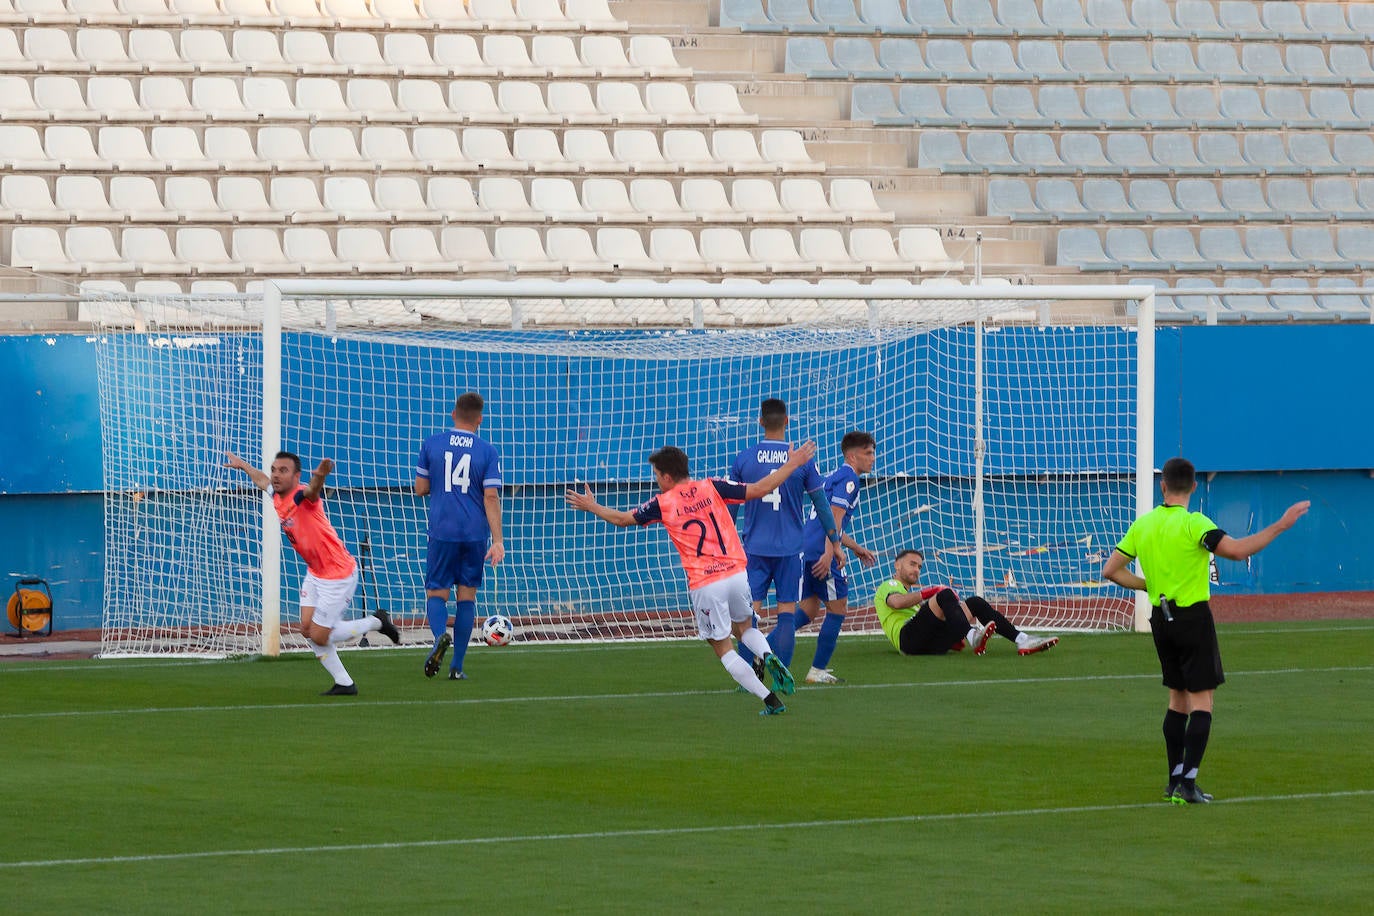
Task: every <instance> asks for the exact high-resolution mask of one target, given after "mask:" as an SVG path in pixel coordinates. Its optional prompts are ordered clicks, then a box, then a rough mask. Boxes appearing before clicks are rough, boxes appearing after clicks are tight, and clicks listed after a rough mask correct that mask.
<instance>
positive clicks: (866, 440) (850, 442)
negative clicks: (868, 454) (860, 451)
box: [840, 429, 878, 454]
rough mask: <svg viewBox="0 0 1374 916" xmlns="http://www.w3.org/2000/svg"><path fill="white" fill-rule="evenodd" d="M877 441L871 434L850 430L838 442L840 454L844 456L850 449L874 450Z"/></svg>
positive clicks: (859, 430)
mask: <svg viewBox="0 0 1374 916" xmlns="http://www.w3.org/2000/svg"><path fill="white" fill-rule="evenodd" d="M877 445H878V441H877V440H876V439H874V438H873V434H872V433H866V432H864V431H863V430H861V429H855V430H851V431H850V432H847V433H845V434H844V438H843V439H841V440H840V454H844V453H845V452H847V451H849V450H850V449H851V448H876V447H877Z"/></svg>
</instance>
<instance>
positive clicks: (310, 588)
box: [301, 569, 358, 630]
mask: <svg viewBox="0 0 1374 916" xmlns="http://www.w3.org/2000/svg"><path fill="white" fill-rule="evenodd" d="M357 589H358V571H357V570H356V569H354V570H353V572H352V573H350V574H349V576H348V578H346V579H321V578H320V577H319V576H317V575H315V574H314V573H310V572H308V573H306V574H305V580H304V581H303V582H301V607H303V608H306V607H313V608H314V609H315V617H314V622H315V623H316V624H318V625H319V626H322V627H324V628H325V629H327V630H332V629H334V628H335V627H337V626H338V625H339V624H340V623H341V622H342V621H343V614H344V611H346V610H348V606H349V605H350V604H352V603H353V593H354V592H355V591H357Z"/></svg>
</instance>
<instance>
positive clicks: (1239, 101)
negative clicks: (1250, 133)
mask: <svg viewBox="0 0 1374 916" xmlns="http://www.w3.org/2000/svg"><path fill="white" fill-rule="evenodd" d="M1217 109H1218V110H1219V111H1220V112H1221V115H1222V117H1224V118H1225V119H1226V120H1227V121H1228V122H1230V124H1231V125H1232V126H1234V127H1239V128H1266V127H1270V128H1271V127H1282V126H1283V122H1282V121H1280V120H1279V119H1278V118H1276V117H1274V116H1273V115H1271V114H1270V113H1269V112H1267V111H1265V110H1264V103H1263V102H1262V101H1261V100H1260V94H1259V91H1258V90H1256V89H1255V88H1254V87H1252V86H1223V87H1221V93H1220V96H1219V98H1218V99H1217Z"/></svg>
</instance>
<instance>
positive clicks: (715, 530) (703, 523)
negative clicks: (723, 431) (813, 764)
mask: <svg viewBox="0 0 1374 916" xmlns="http://www.w3.org/2000/svg"><path fill="white" fill-rule="evenodd" d="M815 454H816V445H815V443H814V442H807V443H806V444H804V445H802V446H800V447H798V448H796V449H792V450H791V452H790V454H789V456H788V459H787V462H786V463H785V464H783V465H782V466H781V467H779V468H777V469H776V470H774V471H773V472H772V473H771V474H769V475H768V476H767V477H764V478H763V479H762V480H760V481H758V482H756V483H750V484H742V483H734V482H732V481H728V480H718V479H715V478H708V479H705V480H693V479H692V478H691V475H690V473H689V472H688V462H687V453H686V452H684V451H683V450H682V449H680V448H676V447H674V446H671V445H668V446H664V447H663V448H661V449H659V450H658V451H656V452H654V453H653V454H652V455H650V456H649V464H651V465H652V466H653V468H654V478H655V480H656V481H657V482H658V486H659V489H660V490H662V491H663V492H661V493H659V495H657V496H655V497H654V498H653V499H650V500H649V501H648V502H646V503H644V504H643V505H642V506H640V507H639V508H637V509H635V510H634V511H633V512H625V511H622V510H618V509H609V508H607V507H605V506H603V505H601V504H600V503H598V502H597V501H596V497H595V496H593V495H592V491H591V488H590V487H586V488H584V489H583V491H582V492H580V493H579V492H578V491H576V490H568V491H567V492H566V493H565V494H564V498H565V499H566V500H567V503H568V505H570V506H572V507H573V508H574V509H579V510H581V511H583V512H590V513H591V514H592V515H595V516H596V517H597V518H599V519H602V520H603V521H607V522H610V523H611V524H612V525H615V526H617V527H620V528H628V527H630V526H632V525H641V526H642V525H651V524H653V523H654V522H659V523H661V524H662V525H663V527H664V528H666V529H668V537H669V539H670V540H671V541H672V542H673V546H674V547H676V548H677V552H678V555H679V556H680V557H681V558H682V568H683V570H684V571H685V572H686V573H687V592H688V595H689V596H690V598H691V602H692V610H693V611H694V612H695V613H696V618H697V632H698V634H699V635H700V636H701V638H702V639H704V640H706V641H707V642H708V643H710V644H711V648H712V649H714V650H715V653H716V657H717V658H719V659H720V663H721V664H722V665H724V666H725V670H726V671H728V672H730V676H731V677H733V678H734V679H735V680H736V681H737V682H738V683H739V685H740V686H741V687H743V688H744V689H745V690H748V691H749V692H750V693H752V694H753V695H754V696H756V697H758V698H759V699H761V700H763V712H762V713H761V715H765V716H772V715H777V714H779V713H781V712H784V711H785V710H786V708H787V707H785V706H784V705H783V703H782V700H781V699H779V698H778V695H777V694H778V693H784V694H787V693H791V692H792V691H793V690H794V689H795V685H794V683H793V680H792V673H791V672H790V671H788V670H787V666H786V665H784V664H783V663H782V662H781V661H779V659H778V657H777V656H776V655H774V654H773V651H772V648H771V647H770V646H769V645H768V640H767V639H765V638H764V636H763V634H762V633H761V632H759V630H758V628H757V627H755V626H754V623H753V619H754V607H753V600H752V598H751V596H750V592H749V576H748V574H747V573H746V571H745V570H746V569H747V568H748V565H749V558H748V557H747V556H746V555H745V553H744V545H743V544H741V543H740V539H739V534H738V532H736V530H735V523H734V520H733V519H732V518H731V517H730V511H729V509H728V508H727V507H728V506H729V505H730V504H733V503H742V502H745V501H747V500H751V499H762V498H763V497H765V496H767V495H768V494H769V493H772V492H773V491H774V490H776V489H777V488H778V486H779V485H781V484H782V483H783V481H785V480H787V478H788V477H789V476H791V474H792V472H793V471H795V470H796V469H797V468H799V467H801V466H802V465H803V464H805V463H806V462H807V461H809V460H810V459H811V457H812V456H813V455H815ZM732 634H733V635H734V636H735V638H737V639H738V640H739V641H740V642H741V643H742V644H743V645H745V646H746V647H748V649H749V650H750V651H751V652H753V653H754V654H755V655H757V656H758V657H760V658H762V659H763V663H764V667H765V668H766V669H767V671H768V673H769V675H770V676H771V677H772V679H773V690H769V689H768V688H767V687H766V686H764V683H763V681H761V680H760V679H759V676H758V675H757V674H755V673H754V669H753V668H752V667H751V666H750V664H749V663H748V662H746V661H745V660H744V659H743V658H741V657H740V655H739V653H738V652H736V651H735V646H734V643H733V642H731V639H730V637H731V635H732ZM774 691H776V692H774Z"/></svg>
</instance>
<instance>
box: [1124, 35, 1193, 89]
mask: <svg viewBox="0 0 1374 916" xmlns="http://www.w3.org/2000/svg"><path fill="white" fill-rule="evenodd" d="M1190 57H1191V55H1190ZM1107 66H1108V67H1109V68H1111V71H1112V73H1113V74H1114V75H1115V77H1116V78H1117V79H1118V80H1122V81H1124V82H1132V83H1141V82H1147V83H1148V82H1154V81H1157V80H1161V79H1165V80H1167V79H1168V77H1167V76H1166V75H1164V74H1161V73H1160V72H1159V71H1158V70H1156V69H1155V65H1154V63H1153V61H1151V59H1150V46H1149V45H1148V44H1147V43H1145V42H1143V41H1131V40H1121V41H1113V42H1110V43H1108V45H1107Z"/></svg>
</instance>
